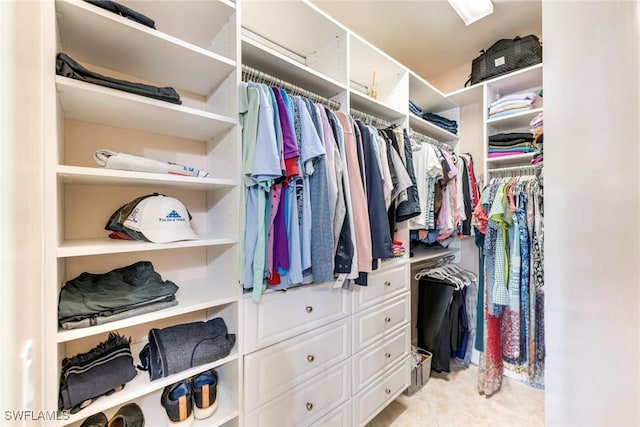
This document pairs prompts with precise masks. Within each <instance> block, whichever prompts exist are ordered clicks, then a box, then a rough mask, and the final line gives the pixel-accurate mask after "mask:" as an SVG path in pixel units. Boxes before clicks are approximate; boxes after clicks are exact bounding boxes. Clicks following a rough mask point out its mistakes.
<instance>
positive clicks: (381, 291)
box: [353, 265, 411, 313]
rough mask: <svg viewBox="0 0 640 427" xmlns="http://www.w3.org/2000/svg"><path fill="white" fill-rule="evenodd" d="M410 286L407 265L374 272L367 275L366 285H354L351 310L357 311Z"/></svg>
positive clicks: (399, 292)
mask: <svg viewBox="0 0 640 427" xmlns="http://www.w3.org/2000/svg"><path fill="white" fill-rule="evenodd" d="M410 287H411V277H410V274H409V266H408V265H402V266H399V267H396V268H392V269H389V270H382V271H380V272H375V273H373V274H371V275H370V276H369V284H368V286H356V287H355V290H354V298H353V312H354V313H357V312H358V311H361V310H366V309H367V308H369V307H373V306H374V305H376V304H378V303H380V302H382V301H384V300H387V299H389V298H391V297H393V296H396V295H398V294H401V293H402V292H405V291H408V290H409V289H410Z"/></svg>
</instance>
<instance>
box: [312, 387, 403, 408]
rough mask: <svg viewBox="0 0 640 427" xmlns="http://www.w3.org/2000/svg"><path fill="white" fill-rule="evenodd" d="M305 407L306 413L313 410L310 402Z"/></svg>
mask: <svg viewBox="0 0 640 427" xmlns="http://www.w3.org/2000/svg"><path fill="white" fill-rule="evenodd" d="M389 393H391V391H389ZM305 406H306V407H307V411H310V410H312V409H313V403H311V402H307V404H306V405H305Z"/></svg>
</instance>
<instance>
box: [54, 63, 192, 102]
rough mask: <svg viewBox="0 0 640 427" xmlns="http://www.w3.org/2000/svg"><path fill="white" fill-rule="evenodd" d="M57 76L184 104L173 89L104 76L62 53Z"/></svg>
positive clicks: (57, 67) (57, 65)
mask: <svg viewBox="0 0 640 427" xmlns="http://www.w3.org/2000/svg"><path fill="white" fill-rule="evenodd" d="M56 74H58V75H60V76H64V77H68V78H71V79H75V80H80V81H83V82H87V83H93V84H96V85H100V86H104V87H108V88H111V89H117V90H122V91H124V92H129V93H133V94H136V95H142V96H146V97H148V98H154V99H159V100H161V101H166V102H171V103H172V104H182V101H180V95H179V94H178V92H176V90H175V89H174V88H172V87H157V86H151V85H147V84H144V83H133V82H128V81H126V80H120V79H115V78H113V77H107V76H103V75H102V74H98V73H95V72H93V71H90V70H87V69H86V68H84V67H83V66H82V65H80V64H79V63H77V62H76V61H74V60H73V59H71V58H70V57H69V56H68V55H66V54H64V53H62V52H60V53H58V56H57V59H56Z"/></svg>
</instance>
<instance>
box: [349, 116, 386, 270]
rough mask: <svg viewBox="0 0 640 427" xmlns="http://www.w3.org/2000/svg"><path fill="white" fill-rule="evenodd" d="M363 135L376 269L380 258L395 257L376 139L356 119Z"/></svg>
mask: <svg viewBox="0 0 640 427" xmlns="http://www.w3.org/2000/svg"><path fill="white" fill-rule="evenodd" d="M356 124H357V125H358V128H359V129H360V135H361V137H362V151H363V154H364V156H363V160H364V163H365V175H366V182H367V188H366V190H367V191H366V195H367V206H368V207H369V228H370V230H371V255H372V257H373V266H372V267H373V269H374V270H375V269H376V268H377V267H378V265H377V260H378V259H389V258H393V251H392V246H391V236H390V233H389V221H388V218H387V209H386V207H385V203H384V190H383V184H382V173H381V171H380V166H379V165H378V160H377V159H376V157H377V155H376V151H374V150H375V149H374V147H373V144H377V141H374V140H373V138H372V135H371V132H369V129H368V128H367V126H366V125H365V124H364V123H362V121H360V120H356Z"/></svg>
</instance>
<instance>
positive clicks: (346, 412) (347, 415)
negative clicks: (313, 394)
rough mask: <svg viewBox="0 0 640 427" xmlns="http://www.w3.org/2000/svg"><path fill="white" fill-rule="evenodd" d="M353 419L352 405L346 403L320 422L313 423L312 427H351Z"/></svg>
mask: <svg viewBox="0 0 640 427" xmlns="http://www.w3.org/2000/svg"><path fill="white" fill-rule="evenodd" d="M351 417H352V412H351V404H350V403H345V404H344V405H342V406H341V407H339V408H338V409H334V410H333V411H331V412H329V413H328V414H327V415H326V416H324V417H322V418H321V419H320V421H318V422H315V423H313V426H312V427H350V426H351Z"/></svg>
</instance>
